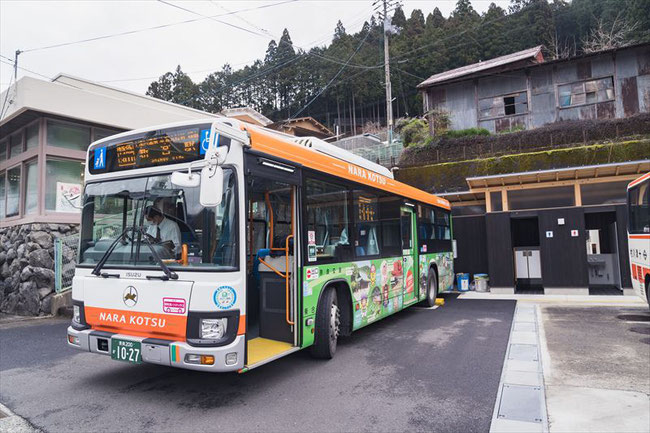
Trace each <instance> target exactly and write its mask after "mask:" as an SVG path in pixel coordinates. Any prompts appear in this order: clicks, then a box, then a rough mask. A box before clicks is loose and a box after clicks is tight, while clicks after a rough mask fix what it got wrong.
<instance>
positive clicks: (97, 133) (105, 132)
mask: <svg viewBox="0 0 650 433" xmlns="http://www.w3.org/2000/svg"><path fill="white" fill-rule="evenodd" d="M119 133H120V132H119V131H113V130H110V129H103V128H95V129H94V134H93V141H97V140H101V139H102V138H106V137H110V136H111V135H115V134H119Z"/></svg>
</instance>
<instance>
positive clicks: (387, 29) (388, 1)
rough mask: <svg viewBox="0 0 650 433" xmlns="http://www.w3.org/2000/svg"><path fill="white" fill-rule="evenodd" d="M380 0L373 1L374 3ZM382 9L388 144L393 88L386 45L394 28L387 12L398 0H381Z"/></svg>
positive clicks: (391, 135)
mask: <svg viewBox="0 0 650 433" xmlns="http://www.w3.org/2000/svg"><path fill="white" fill-rule="evenodd" d="M379 1H380V0H376V1H375V3H374V4H375V5H376V4H377V3H379ZM381 2H382V6H383V8H382V9H383V11H382V12H380V14H379V15H380V17H381V18H382V19H383V20H384V82H385V85H386V129H387V135H388V137H387V140H388V144H392V143H393V90H392V88H391V85H390V50H389V47H388V36H389V35H390V33H391V32H392V31H393V30H394V29H393V26H392V25H391V23H390V18H389V17H388V13H389V12H390V11H392V10H394V8H396V7H398V6H400V1H395V0H381Z"/></svg>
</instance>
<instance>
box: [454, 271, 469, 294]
mask: <svg viewBox="0 0 650 433" xmlns="http://www.w3.org/2000/svg"><path fill="white" fill-rule="evenodd" d="M456 285H457V286H458V291H459V292H466V291H468V290H469V274H462V273H461V274H456Z"/></svg>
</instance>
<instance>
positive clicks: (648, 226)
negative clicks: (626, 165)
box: [628, 182, 650, 233]
mask: <svg viewBox="0 0 650 433" xmlns="http://www.w3.org/2000/svg"><path fill="white" fill-rule="evenodd" d="M649 194H650V182H644V183H641V184H639V185H637V186H635V187H633V188H630V190H629V191H628V197H629V219H630V222H629V227H630V229H629V232H630V233H650V207H649V205H648V202H649V201H650V199H649Z"/></svg>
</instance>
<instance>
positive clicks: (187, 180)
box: [172, 171, 201, 188]
mask: <svg viewBox="0 0 650 433" xmlns="http://www.w3.org/2000/svg"><path fill="white" fill-rule="evenodd" d="M200 183H201V176H199V175H198V174H196V173H192V172H189V173H185V172H182V171H175V172H173V173H172V184H174V185H176V186H180V187H183V188H196V187H197V186H199V184H200Z"/></svg>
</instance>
